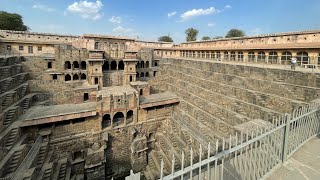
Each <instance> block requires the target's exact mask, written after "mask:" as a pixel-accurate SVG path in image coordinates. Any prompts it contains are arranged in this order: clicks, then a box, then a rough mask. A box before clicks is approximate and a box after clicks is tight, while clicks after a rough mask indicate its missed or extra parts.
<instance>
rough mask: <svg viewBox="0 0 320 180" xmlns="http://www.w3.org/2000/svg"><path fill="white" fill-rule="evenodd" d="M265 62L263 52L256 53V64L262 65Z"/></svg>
mask: <svg viewBox="0 0 320 180" xmlns="http://www.w3.org/2000/svg"><path fill="white" fill-rule="evenodd" d="M265 60H266V53H264V52H263V51H260V52H259V53H258V62H262V63H264V62H265Z"/></svg>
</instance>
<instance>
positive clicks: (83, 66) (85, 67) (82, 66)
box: [80, 61, 87, 70]
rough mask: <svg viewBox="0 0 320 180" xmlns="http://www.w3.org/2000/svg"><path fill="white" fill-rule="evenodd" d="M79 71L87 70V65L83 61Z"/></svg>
mask: <svg viewBox="0 0 320 180" xmlns="http://www.w3.org/2000/svg"><path fill="white" fill-rule="evenodd" d="M80 65H81V69H82V70H86V69H87V63H86V62H85V61H81V64H80Z"/></svg>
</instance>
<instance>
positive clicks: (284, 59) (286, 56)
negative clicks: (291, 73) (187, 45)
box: [281, 51, 292, 64]
mask: <svg viewBox="0 0 320 180" xmlns="http://www.w3.org/2000/svg"><path fill="white" fill-rule="evenodd" d="M291 58H292V53H291V52H289V51H285V52H283V53H282V55H281V64H290V61H291Z"/></svg>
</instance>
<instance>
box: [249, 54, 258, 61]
mask: <svg viewBox="0 0 320 180" xmlns="http://www.w3.org/2000/svg"><path fill="white" fill-rule="evenodd" d="M255 58H256V55H255V54H254V52H249V53H248V61H249V62H255Z"/></svg>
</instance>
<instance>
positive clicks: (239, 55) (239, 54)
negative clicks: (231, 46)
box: [238, 52, 243, 61]
mask: <svg viewBox="0 0 320 180" xmlns="http://www.w3.org/2000/svg"><path fill="white" fill-rule="evenodd" d="M238 61H243V52H238Z"/></svg>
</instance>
